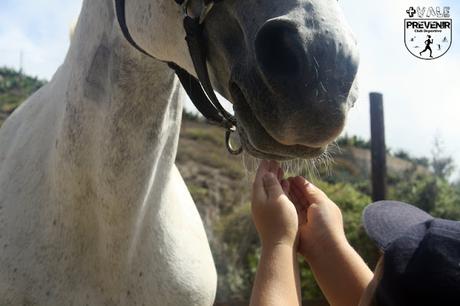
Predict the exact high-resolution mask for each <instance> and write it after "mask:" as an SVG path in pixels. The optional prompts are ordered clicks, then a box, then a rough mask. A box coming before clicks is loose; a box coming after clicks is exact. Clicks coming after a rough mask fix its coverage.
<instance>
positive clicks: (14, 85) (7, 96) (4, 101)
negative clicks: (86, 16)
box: [0, 67, 46, 113]
mask: <svg viewBox="0 0 460 306" xmlns="http://www.w3.org/2000/svg"><path fill="white" fill-rule="evenodd" d="M44 84H46V81H43V80H39V79H37V78H34V77H30V76H26V75H24V74H22V73H21V72H18V71H15V70H13V69H9V68H5V67H4V68H0V112H5V113H11V112H12V111H13V110H14V109H15V108H16V107H18V105H19V104H20V103H21V102H23V101H24V100H25V99H27V97H28V96H30V95H31V94H32V93H34V92H35V91H37V90H38V89H39V88H40V87H42V86H43V85H44Z"/></svg>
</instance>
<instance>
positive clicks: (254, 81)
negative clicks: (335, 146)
mask: <svg viewBox="0 0 460 306" xmlns="http://www.w3.org/2000/svg"><path fill="white" fill-rule="evenodd" d="M130 2H131V4H128V3H130ZM134 2H135V3H134ZM208 2H209V0H208V1H204V0H190V1H189V3H187V6H186V14H188V15H192V16H193V15H196V16H199V15H200V13H201V12H202V11H203V6H204V5H205V4H206V3H208ZM126 12H127V18H126V19H127V23H128V25H129V26H130V28H131V29H132V32H133V34H132V35H133V37H134V38H135V40H136V41H138V42H139V44H140V45H141V46H142V47H143V48H144V49H145V50H146V51H147V52H149V53H151V54H153V55H154V56H155V57H157V58H159V59H161V60H164V61H168V62H174V63H176V64H177V65H179V66H181V67H182V68H184V69H186V70H187V71H189V72H190V73H192V74H194V73H195V71H194V68H193V64H192V61H191V59H190V55H189V53H188V47H187V46H186V43H185V40H184V36H185V34H184V30H183V26H182V15H183V13H184V12H183V11H181V9H180V7H179V6H177V4H176V3H175V2H174V1H172V0H137V1H135V0H131V1H127V5H126ZM203 43H204V45H205V46H204V48H205V50H206V57H207V60H208V70H209V73H210V77H211V80H212V85H213V87H214V88H215V90H216V91H218V92H219V93H220V94H221V95H222V96H224V97H225V98H226V99H228V100H229V101H230V102H231V103H232V104H233V108H234V112H235V117H236V119H237V122H238V125H237V129H238V133H239V135H240V139H241V143H242V145H243V147H244V149H245V150H246V151H247V152H248V153H250V154H251V155H253V156H256V157H261V158H271V159H277V160H288V159H293V158H313V157H316V156H318V155H321V154H322V153H323V152H324V151H325V150H326V148H327V146H328V144H330V143H331V142H332V141H333V140H334V139H335V138H336V137H337V136H338V135H339V134H340V133H341V131H342V130H343V127H344V125H345V121H346V117H347V113H348V111H349V109H350V108H351V107H352V106H353V104H354V102H355V100H356V98H357V88H356V87H357V86H356V84H355V77H356V72H357V69H358V62H359V59H358V52H357V46H356V40H355V38H354V36H353V34H352V32H351V30H350V28H349V27H348V25H347V23H346V21H345V18H344V16H343V13H342V12H341V9H340V7H339V5H338V3H337V2H336V1H335V0H283V1H278V0H263V1H261V0H245V1H241V0H225V1H216V3H215V4H214V7H213V9H212V10H211V11H209V14H208V15H207V16H206V20H205V21H204V22H203Z"/></svg>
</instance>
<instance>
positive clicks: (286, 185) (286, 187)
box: [278, 178, 289, 196]
mask: <svg viewBox="0 0 460 306" xmlns="http://www.w3.org/2000/svg"><path fill="white" fill-rule="evenodd" d="M278 180H279V178H278ZM280 183H281V188H283V191H284V193H285V194H286V195H288V196H289V182H288V181H287V180H283V179H282V180H281V181H280Z"/></svg>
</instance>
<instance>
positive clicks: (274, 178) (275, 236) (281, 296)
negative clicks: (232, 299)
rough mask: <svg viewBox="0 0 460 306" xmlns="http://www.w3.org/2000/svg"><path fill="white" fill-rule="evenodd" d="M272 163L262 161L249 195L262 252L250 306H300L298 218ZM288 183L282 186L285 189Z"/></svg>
mask: <svg viewBox="0 0 460 306" xmlns="http://www.w3.org/2000/svg"><path fill="white" fill-rule="evenodd" d="M281 178H282V171H281V169H280V168H279V166H278V164H277V163H275V162H266V161H263V162H262V164H261V165H260V167H259V170H258V171H257V175H256V179H255V181H254V185H253V192H252V216H253V220H254V223H255V225H256V228H257V231H258V233H259V236H260V240H261V243H262V252H261V257H260V261H259V266H258V268H257V273H256V279H255V282H254V287H253V290H252V294H251V304H250V305H251V306H256V305H257V306H259V305H263V306H268V305H273V306H279V305H287V306H288V305H300V304H301V300H300V282H299V273H298V266H297V259H296V253H297V252H296V250H297V231H298V219H297V212H296V209H295V207H294V204H293V203H292V202H291V201H289V199H288V198H287V196H286V194H285V193H284V191H283V188H282V187H281V185H280V183H279V180H280V179H281ZM286 184H287V182H286V181H284V182H283V187H284V188H285V189H286V190H287V186H286Z"/></svg>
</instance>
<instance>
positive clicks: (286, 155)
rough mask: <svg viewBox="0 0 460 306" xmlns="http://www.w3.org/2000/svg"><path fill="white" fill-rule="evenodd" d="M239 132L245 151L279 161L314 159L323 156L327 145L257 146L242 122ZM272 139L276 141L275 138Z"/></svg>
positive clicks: (262, 157)
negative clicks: (319, 146) (318, 146)
mask: <svg viewBox="0 0 460 306" xmlns="http://www.w3.org/2000/svg"><path fill="white" fill-rule="evenodd" d="M238 134H239V136H240V141H241V145H242V147H243V149H244V151H245V152H247V153H248V154H250V155H252V156H253V157H255V158H260V159H270V160H277V161H288V160H293V159H313V158H316V157H319V156H321V155H322V154H323V153H324V152H325V151H326V147H322V148H310V147H303V148H301V149H300V150H299V148H292V147H294V146H286V145H283V144H280V143H278V144H277V145H274V146H272V147H270V148H268V147H267V148H263V149H261V148H257V147H256V146H255V145H253V144H252V143H251V141H250V140H249V138H250V137H249V135H248V134H247V133H246V131H245V130H244V128H243V127H242V125H241V124H240V125H239V126H238ZM254 137H257V136H254ZM272 141H274V139H273V138H272ZM296 147H298V146H296Z"/></svg>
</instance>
